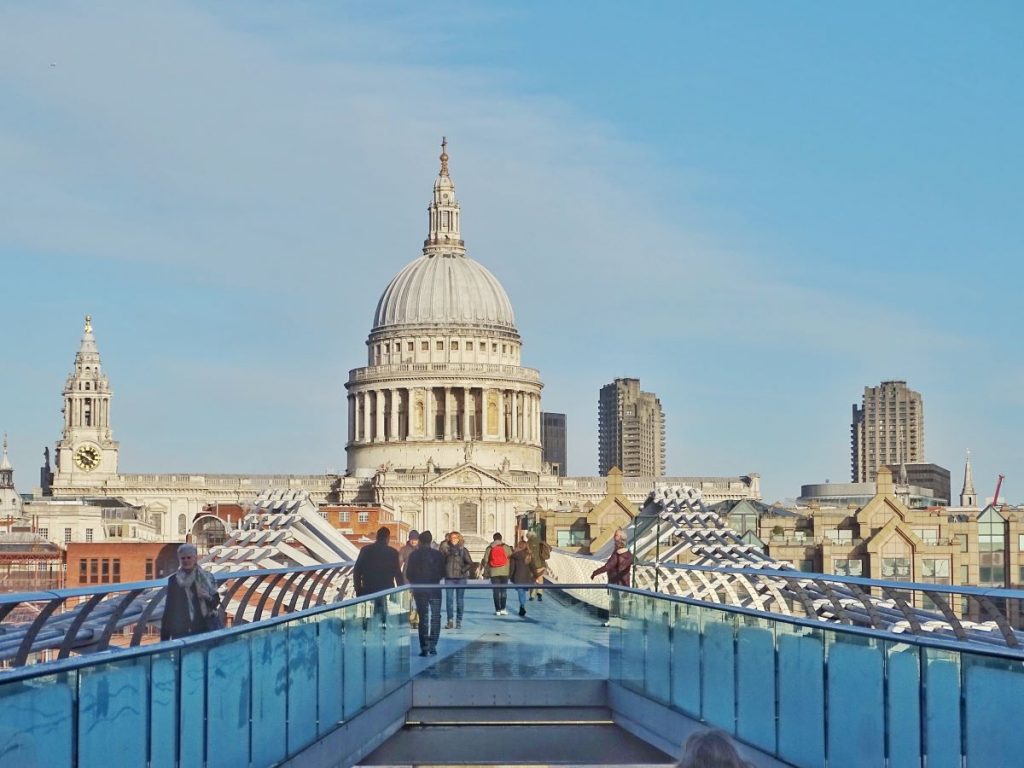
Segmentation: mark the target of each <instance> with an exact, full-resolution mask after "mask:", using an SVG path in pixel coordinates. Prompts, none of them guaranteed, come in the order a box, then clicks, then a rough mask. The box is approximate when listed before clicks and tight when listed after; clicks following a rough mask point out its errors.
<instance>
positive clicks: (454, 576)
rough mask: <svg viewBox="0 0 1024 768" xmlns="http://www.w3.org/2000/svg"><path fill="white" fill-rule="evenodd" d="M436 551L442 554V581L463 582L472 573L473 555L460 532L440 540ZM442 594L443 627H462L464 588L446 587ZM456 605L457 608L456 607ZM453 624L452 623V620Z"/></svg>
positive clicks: (453, 532)
mask: <svg viewBox="0 0 1024 768" xmlns="http://www.w3.org/2000/svg"><path fill="white" fill-rule="evenodd" d="M437 551H438V552H440V553H441V554H442V555H444V583H445V584H465V583H466V580H467V579H469V578H470V577H471V576H472V575H473V568H474V566H475V565H476V563H474V562H473V556H472V555H470V554H469V550H468V549H466V545H465V544H464V543H463V541H462V534H461V533H459V532H458V531H452V532H451V533H449V534H448V538H447V539H446V540H445V541H442V542H441V546H440V547H438V548H437ZM444 592H445V594H444V608H445V613H447V614H448V623H447V624H446V625H445V629H452V627H453V626H454V628H455V629H462V614H463V613H464V612H465V607H466V590H464V589H446V590H445V591H444ZM456 607H457V609H456ZM453 619H454V620H455V624H454V625H453V624H452V620H453Z"/></svg>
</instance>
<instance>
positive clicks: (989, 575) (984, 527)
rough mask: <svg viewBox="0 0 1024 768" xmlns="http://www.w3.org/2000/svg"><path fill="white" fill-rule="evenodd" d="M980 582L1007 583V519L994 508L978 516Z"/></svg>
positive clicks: (983, 583)
mask: <svg viewBox="0 0 1024 768" xmlns="http://www.w3.org/2000/svg"><path fill="white" fill-rule="evenodd" d="M978 564H979V568H978V583H979V584H981V585H983V586H1002V585H1004V584H1005V583H1006V521H1005V520H1004V519H1003V517H1002V515H1000V514H999V513H998V512H996V511H995V510H994V509H989V510H988V511H987V512H985V513H984V514H982V515H981V516H980V517H979V518H978Z"/></svg>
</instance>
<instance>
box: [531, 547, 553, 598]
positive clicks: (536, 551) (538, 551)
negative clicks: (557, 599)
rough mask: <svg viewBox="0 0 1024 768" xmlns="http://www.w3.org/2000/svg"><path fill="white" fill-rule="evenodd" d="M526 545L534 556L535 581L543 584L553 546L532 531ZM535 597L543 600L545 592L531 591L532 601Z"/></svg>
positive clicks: (541, 590)
mask: <svg viewBox="0 0 1024 768" xmlns="http://www.w3.org/2000/svg"><path fill="white" fill-rule="evenodd" d="M526 543H527V545H528V546H529V548H530V554H531V555H532V556H533V577H534V578H533V580H534V581H535V582H536V583H538V584H543V583H544V574H545V573H547V571H548V558H549V557H551V545H549V544H548V543H547V542H546V541H541V540H540V536H538V535H537V532H536V531H530V532H529V533H528V534H526ZM534 596H536V597H537V599H538V600H543V599H544V590H543V589H532V590H530V599H531V600H533V598H534Z"/></svg>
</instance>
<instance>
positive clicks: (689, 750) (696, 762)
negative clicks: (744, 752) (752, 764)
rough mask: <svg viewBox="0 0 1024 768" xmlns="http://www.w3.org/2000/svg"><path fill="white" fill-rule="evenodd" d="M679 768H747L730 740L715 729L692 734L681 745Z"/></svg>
mask: <svg viewBox="0 0 1024 768" xmlns="http://www.w3.org/2000/svg"><path fill="white" fill-rule="evenodd" d="M677 766H678V767H679V768H748V766H749V763H747V762H745V761H744V760H743V758H741V757H740V755H739V752H737V751H736V747H734V746H733V743H732V739H730V738H729V735H728V734H727V733H725V731H720V730H717V729H713V730H709V731H699V732H698V733H693V734H691V735H690V738H688V739H687V740H686V744H684V745H683V758H682V760H680V761H679V762H678V763H677Z"/></svg>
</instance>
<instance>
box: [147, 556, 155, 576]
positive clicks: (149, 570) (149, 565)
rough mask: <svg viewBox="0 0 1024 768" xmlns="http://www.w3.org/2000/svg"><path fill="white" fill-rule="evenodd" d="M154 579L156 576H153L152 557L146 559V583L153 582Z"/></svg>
mask: <svg viewBox="0 0 1024 768" xmlns="http://www.w3.org/2000/svg"><path fill="white" fill-rule="evenodd" d="M153 578H154V576H153V558H152V557H147V558H146V581H152V580H153Z"/></svg>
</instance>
